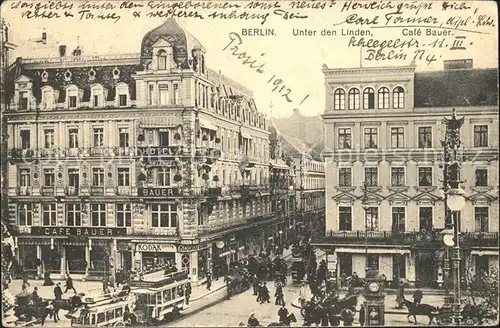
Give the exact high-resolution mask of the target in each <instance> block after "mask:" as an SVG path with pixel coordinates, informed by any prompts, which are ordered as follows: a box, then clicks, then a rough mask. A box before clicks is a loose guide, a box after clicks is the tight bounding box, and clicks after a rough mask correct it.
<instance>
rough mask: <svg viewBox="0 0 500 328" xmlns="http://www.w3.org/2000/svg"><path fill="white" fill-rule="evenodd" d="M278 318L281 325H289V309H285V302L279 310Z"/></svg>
mask: <svg viewBox="0 0 500 328" xmlns="http://www.w3.org/2000/svg"><path fill="white" fill-rule="evenodd" d="M278 317H279V322H280V323H284V324H286V323H287V321H288V320H287V319H288V309H287V308H286V307H285V302H283V303H282V304H281V307H280V309H279V310H278Z"/></svg>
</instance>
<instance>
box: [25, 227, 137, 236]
mask: <svg viewBox="0 0 500 328" xmlns="http://www.w3.org/2000/svg"><path fill="white" fill-rule="evenodd" d="M31 234H32V235H34V236H83V237H117V236H125V235H126V234H127V228H90V227H89V228H84V227H78V228H77V227H31Z"/></svg>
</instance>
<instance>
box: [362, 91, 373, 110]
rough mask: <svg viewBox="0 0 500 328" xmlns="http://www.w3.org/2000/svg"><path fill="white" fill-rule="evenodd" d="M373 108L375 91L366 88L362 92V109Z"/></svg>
mask: <svg viewBox="0 0 500 328" xmlns="http://www.w3.org/2000/svg"><path fill="white" fill-rule="evenodd" d="M374 108H375V91H374V90H373V88H366V89H365V90H364V91H363V109H374Z"/></svg>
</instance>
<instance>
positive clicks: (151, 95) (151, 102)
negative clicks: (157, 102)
mask: <svg viewBox="0 0 500 328" xmlns="http://www.w3.org/2000/svg"><path fill="white" fill-rule="evenodd" d="M148 90H149V94H148V104H149V105H154V90H155V87H154V85H152V84H149V89H148Z"/></svg>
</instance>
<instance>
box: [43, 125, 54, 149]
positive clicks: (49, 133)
mask: <svg viewBox="0 0 500 328" xmlns="http://www.w3.org/2000/svg"><path fill="white" fill-rule="evenodd" d="M44 135H45V137H44V140H45V148H54V129H45V130H44Z"/></svg>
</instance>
